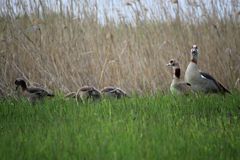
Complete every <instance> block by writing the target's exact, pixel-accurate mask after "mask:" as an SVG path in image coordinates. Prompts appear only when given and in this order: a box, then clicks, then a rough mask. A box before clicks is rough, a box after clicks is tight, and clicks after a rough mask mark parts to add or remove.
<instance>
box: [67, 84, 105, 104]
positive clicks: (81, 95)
mask: <svg viewBox="0 0 240 160" xmlns="http://www.w3.org/2000/svg"><path fill="white" fill-rule="evenodd" d="M65 97H71V98H76V100H77V101H78V100H81V101H82V102H85V100H89V99H91V100H98V99H100V98H101V93H100V91H99V90H97V89H96V88H95V87H93V86H83V87H81V88H79V89H78V91H77V92H70V93H68V94H66V95H65Z"/></svg>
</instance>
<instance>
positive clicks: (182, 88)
mask: <svg viewBox="0 0 240 160" xmlns="http://www.w3.org/2000/svg"><path fill="white" fill-rule="evenodd" d="M167 66H170V67H172V71H173V79H172V83H171V86H170V91H171V93H172V94H176V95H187V94H189V93H191V92H192V89H191V85H190V84H189V83H185V82H182V81H181V80H180V75H181V70H180V66H179V63H178V62H177V61H176V60H174V59H171V60H170V61H169V63H168V64H167Z"/></svg>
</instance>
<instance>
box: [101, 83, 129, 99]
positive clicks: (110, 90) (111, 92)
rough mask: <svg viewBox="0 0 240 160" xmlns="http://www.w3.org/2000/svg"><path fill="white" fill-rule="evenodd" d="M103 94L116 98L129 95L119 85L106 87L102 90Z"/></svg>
mask: <svg viewBox="0 0 240 160" xmlns="http://www.w3.org/2000/svg"><path fill="white" fill-rule="evenodd" d="M101 93H102V95H104V96H107V97H114V98H117V99H119V98H123V97H128V95H127V93H126V92H125V91H123V90H122V89H120V88H117V87H112V86H109V87H104V88H103V89H102V90H101Z"/></svg>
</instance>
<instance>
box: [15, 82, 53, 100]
mask: <svg viewBox="0 0 240 160" xmlns="http://www.w3.org/2000/svg"><path fill="white" fill-rule="evenodd" d="M15 85H17V87H16V90H17V89H18V87H19V86H20V87H21V95H22V96H24V97H26V98H27V99H28V101H29V102H31V103H32V104H35V102H36V101H38V100H43V99H44V98H45V97H46V96H49V97H54V94H52V93H50V92H48V91H47V90H45V89H43V88H37V87H28V86H27V84H26V82H25V80H24V79H21V78H17V79H16V81H15Z"/></svg>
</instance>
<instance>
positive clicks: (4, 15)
mask: <svg viewBox="0 0 240 160" xmlns="http://www.w3.org/2000/svg"><path fill="white" fill-rule="evenodd" d="M193 44H197V45H198V47H199V49H200V57H199V63H198V64H199V67H200V68H201V70H202V71H207V72H209V73H211V74H212V75H213V76H214V77H215V78H216V79H217V80H219V81H220V82H222V83H223V84H224V85H225V86H226V87H228V88H230V89H231V90H232V89H239V88H240V84H239V83H240V82H239V81H240V79H239V78H240V74H239V73H240V63H239V62H240V53H239V50H240V1H239V0H218V1H217V0H178V1H177V0H145V1H143V0H21V1H18V0H1V1H0V94H2V95H4V94H12V93H13V91H14V89H15V85H14V81H15V79H16V78H17V77H22V78H25V79H26V80H27V81H28V83H29V84H31V85H35V86H42V87H47V88H49V89H52V90H54V91H62V92H64V93H65V92H69V91H76V90H77V89H78V88H79V87H81V86H83V85H94V86H96V87H97V88H102V87H104V86H109V85H112V86H119V87H121V88H123V89H124V90H126V91H127V92H137V93H139V94H143V93H149V94H154V93H156V92H159V91H160V92H161V91H162V92H168V90H169V85H170V83H171V80H172V73H171V69H170V68H167V67H166V65H165V64H166V63H168V61H169V60H170V59H171V58H174V59H177V60H178V61H179V62H180V67H181V69H182V70H181V71H182V75H181V77H182V79H183V78H184V71H185V69H186V67H187V65H188V63H189V61H190V49H191V46H192V45H193Z"/></svg>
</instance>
